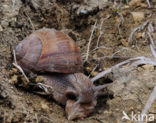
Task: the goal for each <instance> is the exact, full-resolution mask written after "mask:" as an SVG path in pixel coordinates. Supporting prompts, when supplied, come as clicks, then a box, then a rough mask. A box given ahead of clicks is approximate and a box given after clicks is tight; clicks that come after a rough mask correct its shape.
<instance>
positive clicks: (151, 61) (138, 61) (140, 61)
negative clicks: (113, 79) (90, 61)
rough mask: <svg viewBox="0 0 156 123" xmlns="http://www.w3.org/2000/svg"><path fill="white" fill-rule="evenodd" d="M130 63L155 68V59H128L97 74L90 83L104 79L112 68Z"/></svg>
mask: <svg viewBox="0 0 156 123" xmlns="http://www.w3.org/2000/svg"><path fill="white" fill-rule="evenodd" d="M128 63H131V66H137V65H140V64H152V65H154V66H156V59H151V58H147V57H135V58H130V59H128V60H125V61H123V62H121V63H119V64H116V65H114V66H112V67H111V68H108V69H107V70H105V71H102V72H100V73H99V74H97V75H96V76H95V77H93V78H92V79H91V81H92V82H95V81H96V80H98V79H100V78H102V77H104V76H105V75H106V74H108V73H110V72H111V71H112V69H114V68H119V67H121V66H123V65H125V64H128Z"/></svg>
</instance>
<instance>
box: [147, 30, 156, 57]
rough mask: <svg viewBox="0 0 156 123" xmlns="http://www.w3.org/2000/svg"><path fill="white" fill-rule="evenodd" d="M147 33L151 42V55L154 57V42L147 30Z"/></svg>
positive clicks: (155, 51)
mask: <svg viewBox="0 0 156 123" xmlns="http://www.w3.org/2000/svg"><path fill="white" fill-rule="evenodd" d="M147 34H148V37H149V39H150V42H151V44H150V48H151V52H152V54H153V56H154V57H155V58H156V50H155V44H154V41H153V38H152V36H151V34H150V33H149V32H147Z"/></svg>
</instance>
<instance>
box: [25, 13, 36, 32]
mask: <svg viewBox="0 0 156 123" xmlns="http://www.w3.org/2000/svg"><path fill="white" fill-rule="evenodd" d="M25 15H26V16H27V17H28V20H29V22H30V24H31V26H32V29H33V31H35V26H34V24H33V22H32V21H31V18H30V17H29V16H28V14H27V13H26V12H25Z"/></svg>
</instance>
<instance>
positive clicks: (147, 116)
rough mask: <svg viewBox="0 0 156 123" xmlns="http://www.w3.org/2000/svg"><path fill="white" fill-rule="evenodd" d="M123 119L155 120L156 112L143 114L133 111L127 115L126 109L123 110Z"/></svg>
mask: <svg viewBox="0 0 156 123" xmlns="http://www.w3.org/2000/svg"><path fill="white" fill-rule="evenodd" d="M122 114H123V116H122V120H129V121H140V122H142V121H146V122H148V121H154V114H141V113H140V112H138V113H137V114H135V113H134V112H133V111H132V112H131V114H130V115H127V114H126V112H125V111H123V112H122Z"/></svg>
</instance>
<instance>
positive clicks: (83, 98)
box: [15, 28, 103, 120]
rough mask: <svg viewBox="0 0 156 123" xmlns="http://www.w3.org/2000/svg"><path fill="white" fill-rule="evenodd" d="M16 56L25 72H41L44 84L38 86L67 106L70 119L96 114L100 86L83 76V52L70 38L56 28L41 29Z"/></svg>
mask: <svg viewBox="0 0 156 123" xmlns="http://www.w3.org/2000/svg"><path fill="white" fill-rule="evenodd" d="M15 53H16V58H17V63H18V65H19V66H21V68H22V69H23V70H24V72H26V73H29V72H34V73H39V78H40V79H41V80H43V82H42V83H38V86H39V87H42V88H44V90H45V92H46V94H48V95H51V96H52V97H53V98H54V99H55V100H56V102H58V103H60V104H62V105H65V106H66V114H67V117H68V119H69V120H72V119H75V118H79V119H82V118H84V117H86V116H88V114H90V113H91V112H93V110H94V107H95V106H96V102H97V101H96V97H97V91H98V90H99V87H95V86H94V85H93V83H92V82H91V80H90V79H89V78H88V77H87V76H85V75H84V74H83V73H82V69H83V67H82V60H81V54H80V50H79V48H78V47H77V45H76V43H75V42H74V41H73V40H72V39H71V38H70V37H69V36H68V35H66V34H64V33H63V32H59V31H56V30H55V29H45V28H44V29H40V30H37V31H35V32H33V33H32V34H31V35H30V36H28V37H26V38H25V39H24V40H22V41H21V42H20V43H19V44H18V45H17V47H16V49H15ZM101 88H103V87H100V89H101Z"/></svg>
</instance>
